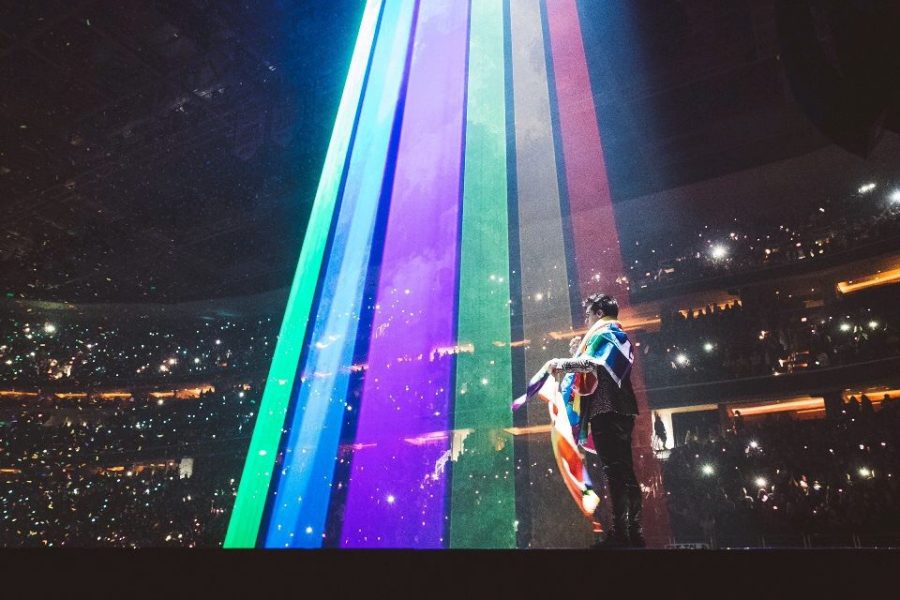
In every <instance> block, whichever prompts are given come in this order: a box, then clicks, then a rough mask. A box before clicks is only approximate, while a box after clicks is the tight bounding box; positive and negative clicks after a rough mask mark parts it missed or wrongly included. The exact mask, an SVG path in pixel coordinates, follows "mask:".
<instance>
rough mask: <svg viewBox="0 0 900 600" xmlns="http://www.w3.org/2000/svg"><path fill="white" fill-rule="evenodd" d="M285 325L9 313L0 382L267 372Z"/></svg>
mask: <svg viewBox="0 0 900 600" xmlns="http://www.w3.org/2000/svg"><path fill="white" fill-rule="evenodd" d="M277 325H278V324H277V322H275V321H274V320H273V319H272V318H271V317H263V318H248V319H237V318H236V319H230V320H219V321H209V320H199V319H188V320H171V321H152V322H149V323H142V322H140V321H138V322H134V321H129V320H128V319H119V320H116V321H114V322H112V323H111V324H105V323H99V322H86V321H76V322H69V321H65V320H62V319H21V318H14V317H9V316H7V317H5V318H2V319H0V382H2V385H5V386H13V387H16V386H18V387H21V386H40V385H45V384H48V383H57V384H69V385H74V386H78V385H85V386H94V385H100V384H116V383H122V384H125V385H130V384H132V383H139V382H141V381H154V382H158V381H165V380H177V379H187V378H193V379H199V378H202V377H208V376H213V375H219V374H223V373H227V372H232V371H236V372H239V373H241V372H245V371H247V370H260V369H263V370H264V369H265V368H267V366H268V360H269V358H270V357H271V355H272V352H273V351H274V348H275V340H276V337H277Z"/></svg>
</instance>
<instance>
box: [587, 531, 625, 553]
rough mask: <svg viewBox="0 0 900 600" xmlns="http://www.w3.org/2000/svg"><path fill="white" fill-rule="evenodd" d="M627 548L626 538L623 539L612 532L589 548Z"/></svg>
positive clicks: (623, 536) (620, 535)
mask: <svg viewBox="0 0 900 600" xmlns="http://www.w3.org/2000/svg"><path fill="white" fill-rule="evenodd" d="M628 546H629V543H628V538H627V537H625V535H624V534H620V533H616V532H615V531H614V532H612V533H611V534H609V535H607V536H606V537H605V538H604V539H602V540H600V541H599V542H597V543H596V544H594V545H593V546H591V548H592V549H594V550H620V549H622V548H628Z"/></svg>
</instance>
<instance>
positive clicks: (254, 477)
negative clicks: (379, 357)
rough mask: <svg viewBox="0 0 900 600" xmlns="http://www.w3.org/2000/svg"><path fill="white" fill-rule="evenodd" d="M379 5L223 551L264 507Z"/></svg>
mask: <svg viewBox="0 0 900 600" xmlns="http://www.w3.org/2000/svg"><path fill="white" fill-rule="evenodd" d="M381 5H382V0H368V2H367V4H366V8H365V11H364V13H363V17H362V22H361V25H360V29H359V34H358V36H357V38H356V46H355V47H354V49H353V56H352V58H351V61H350V69H349V72H348V73H347V80H346V82H345V84H344V90H343V94H342V95H341V102H340V105H339V106H338V112H337V117H336V119H335V124H334V130H333V131H332V134H331V141H330V142H329V144H328V151H327V153H326V155H325V164H324V166H323V168H322V175H321V178H320V179H319V187H318V189H317V190H316V197H315V201H314V202H313V206H312V211H311V213H310V218H309V224H308V225H307V228H306V235H305V237H304V239H303V247H302V249H301V250H300V260H299V261H298V265H297V271H296V273H295V274H294V282H293V284H292V286H291V292H290V296H289V297H288V302H287V308H286V309H285V313H284V320H283V321H282V323H281V331H280V332H279V336H278V344H277V345H276V347H275V353H274V357H273V359H272V365H271V367H270V368H269V376H268V379H267V380H266V387H265V391H264V392H263V397H262V402H261V404H260V408H259V415H258V416H257V419H256V425H255V427H254V429H253V437H252V438H251V440H250V449H249V450H248V452H247V460H246V462H245V463H244V471H243V474H242V475H241V482H240V485H239V487H238V494H237V498H236V499H235V503H234V509H233V511H232V513H231V520H230V521H229V523H228V533H227V534H226V536H225V544H224V546H225V547H226V548H252V547H254V546H255V545H256V538H257V534H258V531H259V525H260V521H261V519H262V514H263V509H264V508H265V502H266V495H267V493H268V489H269V482H270V480H271V478H272V467H273V465H274V462H275V456H276V453H277V452H278V444H279V441H280V439H281V434H282V428H283V427H284V421H285V416H286V412H287V406H288V400H289V398H290V393H291V389H292V388H293V384H294V376H295V374H296V372H297V365H298V362H299V361H300V353H301V350H302V346H303V340H304V338H305V336H306V327H307V324H308V322H309V318H310V309H311V307H312V302H313V296H314V294H315V290H316V283H317V281H318V278H319V272H320V270H321V267H322V258H323V255H324V253H325V245H326V242H327V238H328V230H329V228H330V224H331V221H332V218H333V216H334V209H335V205H336V203H337V196H338V190H339V187H340V182H341V175H342V173H343V171H344V166H345V164H346V162H347V158H348V155H349V147H350V138H351V136H352V132H353V127H354V123H355V121H356V114H357V108H358V106H359V103H360V99H361V97H362V93H363V84H364V81H365V74H366V69H367V67H368V64H369V59H370V56H371V53H372V46H373V45H374V39H375V29H376V25H377V23H378V18H379V15H380V14H381Z"/></svg>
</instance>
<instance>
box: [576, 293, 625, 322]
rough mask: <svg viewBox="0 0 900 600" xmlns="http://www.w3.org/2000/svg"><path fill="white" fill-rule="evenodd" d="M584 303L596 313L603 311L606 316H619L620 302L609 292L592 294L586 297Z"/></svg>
mask: <svg viewBox="0 0 900 600" xmlns="http://www.w3.org/2000/svg"><path fill="white" fill-rule="evenodd" d="M582 304H583V305H584V307H585V308H590V311H591V312H592V313H594V314H595V315H596V314H599V313H600V312H601V311H602V312H603V316H605V317H612V318H616V317H618V316H619V303H618V302H616V299H615V298H613V297H612V296H610V295H608V294H591V295H590V296H588V297H587V298H585V299H584V302H583V303H582Z"/></svg>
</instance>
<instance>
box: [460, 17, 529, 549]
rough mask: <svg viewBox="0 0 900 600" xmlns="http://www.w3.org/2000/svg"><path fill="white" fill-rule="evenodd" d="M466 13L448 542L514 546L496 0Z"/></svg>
mask: <svg viewBox="0 0 900 600" xmlns="http://www.w3.org/2000/svg"><path fill="white" fill-rule="evenodd" d="M471 10H472V12H471V25H470V33H469V80H468V105H467V108H466V111H467V112H466V153H465V179H464V183H463V185H464V187H463V214H462V249H461V252H460V280H459V286H460V288H459V321H458V334H457V338H458V340H459V344H460V345H463V346H464V345H467V344H472V347H473V349H474V351H473V352H471V353H469V352H462V353H460V354H458V355H457V361H456V395H455V403H454V406H455V409H454V420H453V423H454V430H455V432H456V433H455V434H454V440H453V447H454V452H453V456H454V457H455V458H454V461H455V462H454V464H453V470H452V473H453V483H452V492H451V493H452V495H451V504H450V506H451V513H450V547H451V548H514V547H515V544H516V532H515V525H514V522H515V518H516V505H515V474H514V465H513V444H512V439H511V437H510V435H509V434H508V433H506V432H504V431H503V428H506V427H511V426H512V413H511V410H510V408H509V403H510V398H512V396H513V393H512V381H511V365H510V348H509V342H510V334H509V332H510V330H509V326H510V324H509V279H508V273H509V236H508V224H507V189H506V101H505V97H506V90H505V85H504V52H503V0H473V2H472V7H471ZM468 429H471V430H473V431H471V432H470V433H467V432H466V431H465V430H468ZM460 446H461V448H462V452H460V453H459V454H457V452H459V450H460ZM496 475H499V478H496V479H495V476H496Z"/></svg>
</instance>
